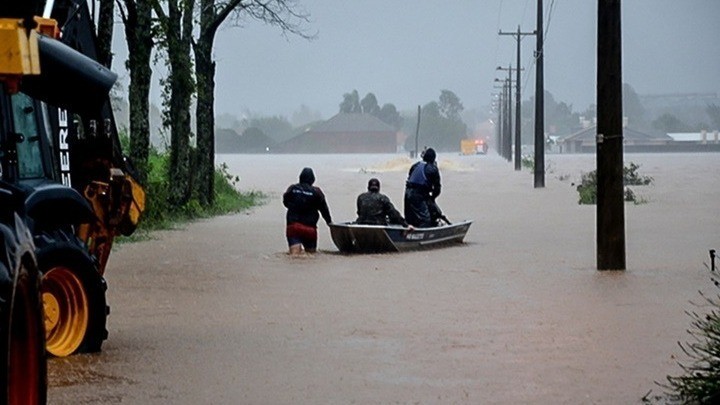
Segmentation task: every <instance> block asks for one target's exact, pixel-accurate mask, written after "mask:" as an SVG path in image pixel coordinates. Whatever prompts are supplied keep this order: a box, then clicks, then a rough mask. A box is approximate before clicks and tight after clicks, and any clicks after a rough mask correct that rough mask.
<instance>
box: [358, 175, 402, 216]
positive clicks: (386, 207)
mask: <svg viewBox="0 0 720 405" xmlns="http://www.w3.org/2000/svg"><path fill="white" fill-rule="evenodd" d="M367 190H368V191H366V192H364V193H362V194H360V195H359V196H358V198H357V214H358V218H357V220H356V221H355V222H356V223H358V224H364V225H391V224H397V225H402V226H404V227H407V226H408V223H407V222H406V221H405V218H403V217H402V215H400V212H398V210H396V209H395V206H394V205H393V204H392V202H390V198H389V197H388V196H386V195H385V194H383V193H381V192H380V180H378V179H376V178H372V179H370V180H369V181H368V186H367Z"/></svg>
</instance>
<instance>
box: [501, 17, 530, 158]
mask: <svg viewBox="0 0 720 405" xmlns="http://www.w3.org/2000/svg"><path fill="white" fill-rule="evenodd" d="M498 35H512V36H514V37H515V39H516V40H517V69H516V71H515V73H516V76H515V170H520V158H521V156H520V155H521V152H522V151H521V149H522V139H521V135H520V134H521V131H520V130H521V128H522V125H521V124H520V121H521V118H522V114H520V105H521V100H520V97H521V94H520V71H522V70H525V69H522V68H520V41H521V40H522V37H524V36H525V35H535V33H534V32H521V31H520V26H519V25H518V28H517V32H502V31H500V32H498Z"/></svg>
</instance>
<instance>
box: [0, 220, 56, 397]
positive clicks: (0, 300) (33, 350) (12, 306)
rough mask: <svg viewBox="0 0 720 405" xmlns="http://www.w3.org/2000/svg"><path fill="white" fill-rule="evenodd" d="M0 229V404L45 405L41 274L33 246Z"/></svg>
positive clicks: (7, 229) (6, 230)
mask: <svg viewBox="0 0 720 405" xmlns="http://www.w3.org/2000/svg"><path fill="white" fill-rule="evenodd" d="M0 228H2V229H0V239H4V240H0V244H1V245H2V246H0V257H1V259H0V279H3V288H2V290H3V291H0V403H1V404H8V405H18V404H45V403H46V401H47V360H46V354H45V353H46V352H45V329H44V327H43V306H42V300H41V298H40V274H39V272H38V268H37V265H36V263H35V258H34V256H33V252H32V247H31V246H30V247H27V248H23V247H19V246H18V245H17V243H16V240H15V236H14V235H13V234H12V231H11V230H10V228H8V227H6V226H4V225H0ZM23 249H24V250H26V251H22V250H23ZM8 253H9V254H8ZM11 256H12V257H11ZM13 257H15V258H18V259H19V260H15V259H13Z"/></svg>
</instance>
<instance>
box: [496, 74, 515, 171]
mask: <svg viewBox="0 0 720 405" xmlns="http://www.w3.org/2000/svg"><path fill="white" fill-rule="evenodd" d="M495 81H496V82H500V83H502V91H503V93H502V94H503V96H502V106H503V107H502V109H503V114H502V133H501V135H500V137H501V141H500V149H499V150H498V151H499V152H500V156H502V157H503V158H505V159H506V160H508V161H509V160H510V154H509V152H508V150H509V149H508V145H509V142H510V134H511V128H510V125H511V121H510V112H511V107H512V104H511V102H510V100H509V97H510V89H509V86H510V83H508V79H498V78H495Z"/></svg>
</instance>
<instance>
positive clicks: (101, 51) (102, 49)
mask: <svg viewBox="0 0 720 405" xmlns="http://www.w3.org/2000/svg"><path fill="white" fill-rule="evenodd" d="M113 11H114V9H113V0H100V10H99V13H98V28H97V39H98V62H100V63H101V64H102V65H103V66H105V67H107V68H108V69H109V68H110V67H111V65H112V57H113V55H112V37H113V23H114V22H115V21H114V16H113Z"/></svg>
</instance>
